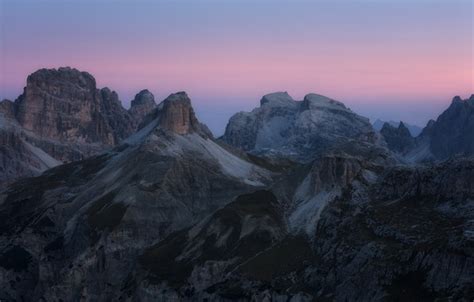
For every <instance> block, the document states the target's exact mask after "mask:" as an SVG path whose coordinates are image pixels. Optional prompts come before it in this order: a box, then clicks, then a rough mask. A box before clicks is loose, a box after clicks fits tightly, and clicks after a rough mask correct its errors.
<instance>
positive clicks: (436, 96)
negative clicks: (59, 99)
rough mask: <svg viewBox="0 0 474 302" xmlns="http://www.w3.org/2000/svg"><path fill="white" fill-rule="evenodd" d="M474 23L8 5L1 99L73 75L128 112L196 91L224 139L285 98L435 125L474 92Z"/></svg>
mask: <svg viewBox="0 0 474 302" xmlns="http://www.w3.org/2000/svg"><path fill="white" fill-rule="evenodd" d="M473 17H474V12H473V4H472V1H471V0H450V1H437V0H410V1H408V0H396V1H395V0H379V1H375V0H358V1H352V0H333V1H290V0H288V1H270V0H259V1H257V0H255V1H233V0H224V1H222V0H221V1H185V0H175V1H113V0H103V1H97V0H96V1H88V0H77V1H70V0H61V1H60V0H56V1H46V0H29V1H28V0H0V27H1V28H0V30H1V31H0V44H1V45H0V46H1V47H0V51H1V52H0V98H10V99H15V98H16V97H17V96H18V95H19V94H20V93H21V91H22V88H23V86H24V85H25V81H26V77H27V75H28V74H30V73H31V72H33V71H35V70H36V69H38V68H42V67H59V66H71V67H76V68H78V69H80V70H85V71H88V72H90V73H91V74H93V75H94V76H95V78H96V80H97V83H98V85H99V86H100V87H103V86H108V87H110V88H111V89H113V90H116V91H117V92H118V93H119V96H120V98H121V100H122V102H123V103H124V105H125V106H128V105H129V102H130V100H131V99H132V98H133V96H134V95H135V93H137V92H138V91H139V90H141V89H143V88H148V89H149V90H151V91H152V92H153V93H154V94H155V96H156V98H157V100H158V101H160V100H162V99H163V98H164V97H166V96H167V95H168V94H170V93H172V92H176V91H181V90H185V91H187V92H188V94H189V95H190V96H191V98H192V100H193V103H194V106H195V109H196V111H197V113H198V115H199V117H200V118H201V119H202V120H203V121H204V122H205V123H207V124H208V125H209V126H210V128H211V129H212V130H213V131H214V132H215V133H217V134H221V133H222V132H223V129H224V127H225V124H226V122H227V120H228V118H229V117H230V115H231V114H232V113H234V112H236V111H240V110H249V109H251V108H253V107H255V106H257V105H258V101H259V99H260V97H261V96H262V95H263V94H266V93H269V92H273V91H288V92H289V93H290V94H291V95H292V96H293V97H295V98H297V99H301V98H302V97H303V96H304V95H305V94H306V93H309V92H316V93H320V94H324V95H327V96H329V97H332V98H335V99H338V100H340V101H343V102H344V103H345V104H346V105H347V106H349V107H350V108H352V109H353V110H354V111H356V112H358V113H360V114H363V115H365V116H368V117H370V118H372V119H375V118H382V119H386V120H389V119H391V120H400V119H402V120H405V121H407V122H409V123H416V124H419V125H424V124H425V123H426V122H427V121H428V119H430V118H435V117H436V116H437V115H438V114H439V113H440V112H441V111H442V110H443V109H444V108H445V107H447V106H448V105H449V102H450V100H451V98H452V97H453V96H454V95H461V96H462V97H464V98H467V97H469V95H470V94H471V93H474V87H473V83H474V78H473V69H474V67H473V56H474V54H473V48H474V47H473V43H474V42H473Z"/></svg>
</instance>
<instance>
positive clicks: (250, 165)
mask: <svg viewBox="0 0 474 302" xmlns="http://www.w3.org/2000/svg"><path fill="white" fill-rule="evenodd" d="M131 104H132V106H131V108H130V109H129V110H126V109H124V108H123V107H122V105H121V103H120V101H119V100H118V96H117V94H116V93H114V92H112V91H111V90H110V89H108V88H102V89H97V88H96V84H95V80H94V78H93V77H92V76H91V75H89V74H88V73H85V72H80V71H78V70H75V69H71V68H60V69H58V70H46V69H42V70H39V71H37V72H35V73H33V74H32V75H30V76H29V77H28V81H27V86H26V88H25V91H24V93H23V94H22V95H21V96H20V97H18V99H17V100H15V102H11V101H3V102H1V103H0V112H1V113H2V115H1V116H0V131H1V132H0V141H1V142H2V144H1V148H0V158H1V161H0V163H1V166H0V168H1V169H0V172H1V174H0V177H1V178H0V180H2V181H3V188H0V300H2V301H61V300H62V301H82V300H86V301H157V300H158V301H315V300H316V301H433V300H437V301H471V300H472V298H473V297H474V284H473V282H472V280H473V279H474V223H473V221H474V202H473V200H474V159H473V158H472V153H473V152H474V149H473V142H474V138H473V137H472V135H473V134H472V133H474V132H473V130H474V124H473V123H472V119H473V116H474V112H473V106H474V96H471V97H470V98H469V99H466V100H462V99H461V98H459V97H456V98H455V99H454V100H453V101H452V103H451V105H450V106H449V108H448V109H447V110H446V111H445V112H444V113H443V114H441V115H440V116H439V117H438V118H437V120H436V121H430V123H428V125H427V127H425V128H424V129H423V131H422V133H421V134H420V135H419V136H417V137H413V136H412V135H411V133H410V131H409V129H408V128H407V127H406V126H405V124H404V123H402V122H401V123H400V124H399V125H398V126H397V127H394V126H393V125H391V124H390V123H385V124H384V125H383V127H382V128H381V129H380V131H377V130H375V129H374V128H373V126H372V125H371V124H370V122H369V120H368V119H367V118H365V117H362V116H359V115H357V114H356V113H354V112H352V111H351V110H350V109H348V108H347V107H346V106H345V105H344V104H342V103H341V102H338V101H336V100H333V99H330V98H328V97H325V96H321V95H317V94H308V95H306V96H305V97H304V99H303V100H294V99H293V98H291V97H290V96H289V95H288V93H285V92H278V93H272V94H268V95H265V96H264V97H263V98H262V99H261V101H260V106H259V107H258V108H256V109H254V110H252V111H251V112H240V113H237V114H235V115H234V116H233V117H232V118H231V119H230V120H229V123H228V125H227V127H226V131H225V133H224V135H223V136H222V137H219V138H214V137H213V135H212V133H211V132H210V131H209V129H208V128H207V127H206V126H205V125H204V124H202V123H201V122H200V121H199V120H198V119H197V118H196V116H195V113H194V109H193V107H192V104H191V99H190V98H189V96H188V95H187V94H186V93H185V92H178V93H174V94H171V95H170V96H169V97H167V98H166V99H165V100H163V101H162V102H160V103H159V104H156V103H155V100H154V97H153V95H152V94H151V93H150V92H149V91H148V90H143V91H141V92H139V93H138V94H137V95H136V97H135V99H134V100H133V101H132V103H131Z"/></svg>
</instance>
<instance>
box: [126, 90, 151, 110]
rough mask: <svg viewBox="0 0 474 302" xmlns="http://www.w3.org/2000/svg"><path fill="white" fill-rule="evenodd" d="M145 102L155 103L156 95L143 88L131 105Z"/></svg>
mask: <svg viewBox="0 0 474 302" xmlns="http://www.w3.org/2000/svg"><path fill="white" fill-rule="evenodd" d="M144 104H154V105H156V103H155V96H154V95H153V93H151V92H150V91H149V90H148V89H143V90H141V91H140V92H139V93H137V94H136V95H135V98H134V99H133V100H132V102H131V106H132V107H135V106H140V105H144Z"/></svg>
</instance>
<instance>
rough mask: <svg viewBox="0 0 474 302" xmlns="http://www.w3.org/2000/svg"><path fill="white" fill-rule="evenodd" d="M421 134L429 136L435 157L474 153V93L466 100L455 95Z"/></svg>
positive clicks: (444, 157)
mask: <svg viewBox="0 0 474 302" xmlns="http://www.w3.org/2000/svg"><path fill="white" fill-rule="evenodd" d="M423 135H425V136H429V138H430V149H431V152H432V154H433V155H434V157H435V158H437V159H446V158H448V157H450V156H453V155H457V154H458V155H459V154H460V155H471V154H474V95H472V96H471V97H470V98H469V99H466V100H462V99H461V98H460V97H455V98H454V99H453V101H452V103H451V106H449V108H448V109H447V110H446V111H444V112H443V113H442V114H441V115H440V116H439V117H438V119H437V120H436V122H434V123H432V124H431V125H430V127H427V129H426V131H423V133H422V136H423Z"/></svg>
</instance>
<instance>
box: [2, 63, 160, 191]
mask: <svg viewBox="0 0 474 302" xmlns="http://www.w3.org/2000/svg"><path fill="white" fill-rule="evenodd" d="M150 95H151V93H149V92H145V91H142V92H141V93H139V94H138V95H137V100H136V102H134V106H132V108H131V109H130V113H129V112H128V111H127V110H125V109H124V108H123V107H122V104H121V102H120V100H119V98H118V95H117V93H115V92H114V91H111V90H110V89H108V88H102V89H98V88H97V87H96V82H95V79H94V77H92V76H91V75H90V74H89V73H87V72H81V71H78V70H76V69H72V68H68V67H65V68H59V69H57V70H56V69H40V70H38V71H36V72H34V73H33V74H31V75H30V76H29V77H28V79H27V84H26V87H25V89H24V92H23V94H22V95H20V96H19V97H18V99H17V100H16V101H15V102H14V103H13V102H11V101H8V100H4V101H2V102H1V103H0V119H1V120H3V122H0V126H1V125H2V124H3V125H6V124H8V125H9V126H8V129H6V126H5V127H2V128H3V129H2V131H3V132H9V133H10V135H12V132H11V130H12V128H14V127H16V128H17V129H15V131H14V133H15V135H16V136H17V137H21V140H22V141H23V142H25V143H28V144H29V145H31V146H33V147H34V148H35V150H36V149H40V150H41V151H42V152H43V153H46V154H47V155H48V156H49V157H52V158H53V159H56V161H57V162H58V161H59V162H71V161H74V160H80V159H83V158H85V157H88V156H91V155H96V154H98V153H100V152H103V151H104V150H107V149H110V148H112V147H113V146H115V145H117V144H118V143H119V142H121V141H122V140H124V139H125V138H127V137H128V136H129V135H131V134H132V133H134V132H135V131H136V129H137V127H138V124H140V123H141V121H142V119H143V117H144V116H145V115H146V114H148V113H149V112H151V110H153V108H152V107H153V104H154V101H153V95H151V99H150ZM9 142H10V143H11V141H9ZM16 146H18V144H17V145H12V144H10V145H8V146H5V148H4V149H3V152H7V151H6V150H7V149H8V150H9V151H8V152H19V153H23V154H24V155H25V156H26V158H28V157H31V156H32V154H30V155H31V156H29V155H28V156H27V155H26V153H25V152H23V151H24V150H27V149H28V148H27V149H24V150H23V151H21V150H20V149H17V150H16V149H15V148H16ZM1 156H2V157H3V158H5V159H10V160H13V161H15V160H20V158H17V159H15V157H12V155H11V154H10V155H8V154H6V153H4V154H2V155H1ZM22 161H23V162H11V163H5V164H4V168H5V169H4V170H3V171H2V172H1V175H0V179H4V180H5V179H7V180H14V179H16V178H19V177H24V176H33V175H37V174H38V173H40V172H42V171H43V170H44V169H45V168H47V167H50V166H45V165H37V164H34V165H33V166H32V168H31V169H27V168H26V167H24V168H21V169H20V168H14V169H13V168H7V167H6V166H7V165H11V166H14V167H19V166H24V163H25V162H31V160H30V161H24V160H22ZM7 170H8V171H10V172H6V171H7ZM14 171H16V172H14ZM1 182H2V181H1V180H0V183H1Z"/></svg>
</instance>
